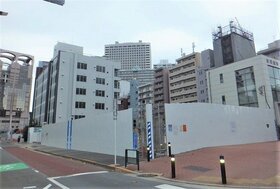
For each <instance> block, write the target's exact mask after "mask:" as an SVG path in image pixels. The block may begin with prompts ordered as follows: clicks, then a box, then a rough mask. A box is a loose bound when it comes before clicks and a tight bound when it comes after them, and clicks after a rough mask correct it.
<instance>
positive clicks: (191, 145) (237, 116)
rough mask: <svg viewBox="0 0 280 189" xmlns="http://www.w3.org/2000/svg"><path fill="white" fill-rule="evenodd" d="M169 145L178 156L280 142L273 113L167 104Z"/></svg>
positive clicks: (243, 108) (208, 105) (224, 107)
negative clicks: (207, 148)
mask: <svg viewBox="0 0 280 189" xmlns="http://www.w3.org/2000/svg"><path fill="white" fill-rule="evenodd" d="M165 115H166V134H167V142H171V145H172V153H174V154H178V153H181V152H186V151H190V150H195V149H199V148H204V147H212V146H223V145H235V144H247V143H256V142H266V141H275V140H277V135H276V128H275V117H274V113H273V110H271V109H260V108H249V107H240V106H230V105H220V104H206V103H186V104H165Z"/></svg>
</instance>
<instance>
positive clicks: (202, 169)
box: [184, 165, 211, 172]
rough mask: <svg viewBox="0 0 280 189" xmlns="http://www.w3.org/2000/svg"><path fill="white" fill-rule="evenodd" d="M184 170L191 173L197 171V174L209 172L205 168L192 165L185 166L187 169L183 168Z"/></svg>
mask: <svg viewBox="0 0 280 189" xmlns="http://www.w3.org/2000/svg"><path fill="white" fill-rule="evenodd" d="M184 168H185V169H189V170H192V171H198V172H207V171H210V170H211V169H208V168H205V167H199V166H193V165H190V166H187V167H184Z"/></svg>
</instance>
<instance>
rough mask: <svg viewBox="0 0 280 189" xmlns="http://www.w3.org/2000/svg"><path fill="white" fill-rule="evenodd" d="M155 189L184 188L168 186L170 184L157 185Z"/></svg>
mask: <svg viewBox="0 0 280 189" xmlns="http://www.w3.org/2000/svg"><path fill="white" fill-rule="evenodd" d="M155 187H156V188H159V189H184V188H182V187H178V186H172V185H168V184H162V185H157V186H155Z"/></svg>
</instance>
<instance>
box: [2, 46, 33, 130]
mask: <svg viewBox="0 0 280 189" xmlns="http://www.w3.org/2000/svg"><path fill="white" fill-rule="evenodd" d="M33 63H34V57H33V56H31V55H27V54H23V53H19V52H14V51H10V50H4V49H0V89H1V90H0V130H2V131H11V130H14V129H17V128H18V129H22V128H23V127H24V126H27V125H29V106H30V94H31V84H32V71H33Z"/></svg>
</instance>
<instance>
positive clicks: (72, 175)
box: [0, 143, 208, 189]
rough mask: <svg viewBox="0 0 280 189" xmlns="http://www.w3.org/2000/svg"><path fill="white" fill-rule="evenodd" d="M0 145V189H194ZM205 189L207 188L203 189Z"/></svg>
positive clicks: (12, 146)
mask: <svg viewBox="0 0 280 189" xmlns="http://www.w3.org/2000/svg"><path fill="white" fill-rule="evenodd" d="M0 145H1V146H2V147H3V148H2V147H1V148H0V157H1V159H0V160H1V161H0V181H1V182H0V183H1V184H0V188H1V189H2V188H3V189H6V188H7V189H13V188H22V189H33V188H42V189H51V188H62V189H74V188H77V189H82V188H85V189H86V188H90V189H94V188H98V189H105V188H106V189H108V188H109V189H110V188H121V189H133V188H136V189H140V188H141V189H142V188H143V189H144V188H147V189H148V188H155V189H156V188H158V189H183V188H186V189H195V188H205V187H201V186H200V187H194V186H187V185H184V186H183V185H182V184H181V186H176V185H180V184H179V183H172V182H169V181H163V180H158V179H153V178H149V179H147V178H142V177H137V176H135V175H130V174H128V175H126V174H122V173H117V172H112V171H109V170H106V169H104V168H101V167H98V166H94V165H91V164H85V163H82V162H79V161H74V160H70V159H65V158H60V157H56V156H52V155H46V154H42V153H38V152H34V151H31V150H28V149H24V148H20V147H16V146H14V145H2V143H0ZM206 188H208V187H206Z"/></svg>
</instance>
